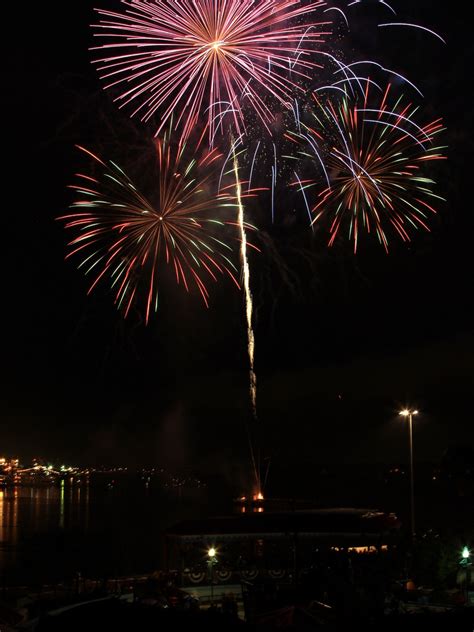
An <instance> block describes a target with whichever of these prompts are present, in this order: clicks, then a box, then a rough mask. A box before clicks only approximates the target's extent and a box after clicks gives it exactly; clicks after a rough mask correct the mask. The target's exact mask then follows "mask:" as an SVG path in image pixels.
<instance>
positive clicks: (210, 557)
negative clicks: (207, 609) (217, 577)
mask: <svg viewBox="0 0 474 632" xmlns="http://www.w3.org/2000/svg"><path fill="white" fill-rule="evenodd" d="M215 564H217V551H216V549H215V547H213V546H211V547H210V548H209V549H208V551H207V568H208V571H209V579H210V582H211V606H212V605H213V604H214V566H215Z"/></svg>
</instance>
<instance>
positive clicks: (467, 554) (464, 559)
mask: <svg viewBox="0 0 474 632" xmlns="http://www.w3.org/2000/svg"><path fill="white" fill-rule="evenodd" d="M459 565H460V566H461V568H462V569H463V571H464V578H463V577H462V574H461V585H462V584H464V599H465V604H466V606H468V605H469V582H470V572H469V570H468V567H469V566H471V551H470V550H469V549H468V547H467V546H465V547H464V548H463V550H462V552H461V561H460V562H459ZM463 580H464V581H463Z"/></svg>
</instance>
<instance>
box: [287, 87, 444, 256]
mask: <svg viewBox="0 0 474 632" xmlns="http://www.w3.org/2000/svg"><path fill="white" fill-rule="evenodd" d="M389 100H390V84H389V85H388V86H387V88H386V90H385V92H384V93H383V97H382V100H381V101H380V102H379V103H377V104H376V105H373V106H371V105H370V98H369V82H367V88H366V90H365V95H364V97H363V98H358V97H354V99H350V98H349V97H348V96H347V95H346V96H345V97H344V98H342V99H341V100H339V101H338V102H335V101H333V100H327V101H321V100H319V99H318V100H317V107H316V109H315V110H314V111H313V118H312V120H311V121H310V122H309V123H308V124H304V125H302V129H303V131H302V132H300V133H298V134H293V135H292V134H290V137H291V138H292V139H293V140H294V141H295V142H300V143H303V144H304V146H305V148H304V149H303V150H300V156H302V157H304V159H305V160H307V159H308V158H310V164H312V165H313V166H314V165H315V164H317V169H318V172H322V173H323V174H324V175H323V177H324V179H325V180H326V185H327V186H325V187H324V188H322V187H321V185H320V179H318V180H315V179H314V178H311V177H310V178H306V179H304V178H303V177H302V178H300V177H299V176H297V180H296V181H295V182H294V186H295V187H297V189H298V190H301V191H302V193H303V194H304V199H305V203H308V197H309V195H310V191H311V190H315V189H316V191H318V190H319V192H318V193H317V201H316V203H315V204H314V206H313V207H312V208H311V211H312V224H314V223H315V222H317V221H321V220H322V219H324V218H327V217H330V218H331V223H330V228H329V230H330V234H331V237H330V239H329V245H332V244H333V243H334V241H335V239H336V237H337V236H338V235H339V234H344V233H345V234H346V235H347V237H348V238H349V239H351V240H353V243H354V252H356V251H357V246H358V241H359V236H360V232H361V230H365V231H366V232H367V233H375V234H376V235H377V237H378V240H379V241H380V243H381V244H382V245H383V247H384V248H385V250H387V251H388V246H389V234H390V233H392V234H396V235H398V236H399V237H400V238H401V239H402V240H403V241H405V242H406V241H410V239H411V236H410V235H411V233H412V232H413V231H414V230H416V229H420V228H421V229H424V230H428V231H429V230H430V229H429V226H428V222H429V215H432V214H433V213H436V209H435V208H434V206H433V204H434V202H436V201H438V200H442V199H443V198H441V197H440V196H438V195H437V194H435V193H434V191H433V185H434V184H435V182H434V181H433V180H432V179H431V178H429V177H426V175H425V174H424V167H425V166H426V163H428V162H430V161H434V160H443V159H444V158H445V157H444V156H443V155H442V152H443V149H445V148H444V147H440V146H438V145H437V143H436V142H435V141H436V140H437V135H438V134H439V133H440V132H441V131H442V130H443V126H442V122H441V119H437V120H435V121H432V122H431V123H428V124H426V125H424V126H420V125H418V124H417V123H416V121H415V113H416V112H417V109H418V108H417V107H414V106H412V104H404V103H403V100H402V97H400V98H398V100H396V101H395V102H394V103H393V105H389ZM328 132H329V138H330V139H331V141H330V142H328V141H327V140H325V138H327V135H328ZM323 134H325V135H326V136H323ZM321 189H322V190H321ZM308 208H309V206H308ZM389 229H390V230H389Z"/></svg>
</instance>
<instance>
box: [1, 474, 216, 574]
mask: <svg viewBox="0 0 474 632" xmlns="http://www.w3.org/2000/svg"><path fill="white" fill-rule="evenodd" d="M208 507H209V498H208V493H207V490H206V489H202V488H201V489H189V490H184V491H183V490H182V489H180V490H179V493H177V492H174V491H173V490H169V491H166V492H165V491H163V490H162V489H150V488H146V487H145V485H140V484H138V483H136V482H131V481H128V482H124V483H123V484H122V483H120V485H116V486H114V487H112V488H109V487H108V486H107V485H104V484H102V485H92V484H91V485H89V484H81V485H78V484H71V483H70V482H69V481H68V480H66V481H64V480H63V481H61V482H60V483H58V484H57V486H50V487H14V488H3V489H2V488H0V582H1V584H3V585H15V584H29V583H33V584H36V583H50V582H51V583H52V582H59V581H63V580H65V579H70V578H73V577H74V576H75V575H76V574H77V573H78V572H80V573H81V575H82V576H83V577H97V578H103V577H106V576H107V577H115V576H121V575H128V574H135V573H147V572H152V571H153V570H156V569H157V568H159V567H160V565H161V561H162V556H163V545H164V543H163V538H162V532H163V530H164V529H166V528H167V527H168V526H170V525H172V524H173V523H175V522H177V521H179V520H183V519H187V518H197V517H204V516H205V515H208V513H212V512H209V511H208Z"/></svg>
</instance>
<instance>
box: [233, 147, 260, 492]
mask: <svg viewBox="0 0 474 632" xmlns="http://www.w3.org/2000/svg"><path fill="white" fill-rule="evenodd" d="M232 162H233V167H234V176H235V191H236V194H235V197H236V202H237V208H238V216H237V218H238V219H237V221H238V225H239V229H240V258H241V261H242V275H243V286H244V294H245V316H246V320H247V351H248V358H249V393H250V403H251V410H252V418H253V419H254V421H256V420H257V376H256V374H255V334H254V331H253V324H252V320H253V318H252V316H253V301H252V291H251V289H250V267H249V262H248V256H247V232H246V230H245V225H246V224H245V211H244V205H243V202H242V184H241V182H240V176H239V163H238V158H237V154H236V151H235V143H232ZM249 444H250V456H251V459H252V466H253V469H254V474H255V481H256V484H257V491H258V493H261V482H260V471H259V469H260V468H259V466H258V464H257V462H256V458H255V450H254V447H253V443H252V440H251V437H250V436H249Z"/></svg>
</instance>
